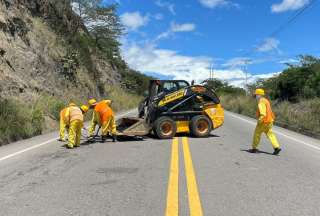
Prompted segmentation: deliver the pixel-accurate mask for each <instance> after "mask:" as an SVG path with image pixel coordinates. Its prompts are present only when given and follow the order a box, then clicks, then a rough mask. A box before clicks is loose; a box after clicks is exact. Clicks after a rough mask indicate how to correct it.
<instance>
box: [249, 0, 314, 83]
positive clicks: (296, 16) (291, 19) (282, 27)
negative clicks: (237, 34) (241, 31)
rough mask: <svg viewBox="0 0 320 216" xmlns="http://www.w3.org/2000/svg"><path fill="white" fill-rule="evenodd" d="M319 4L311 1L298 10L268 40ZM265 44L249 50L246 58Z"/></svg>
mask: <svg viewBox="0 0 320 216" xmlns="http://www.w3.org/2000/svg"><path fill="white" fill-rule="evenodd" d="M316 3H318V0H311V1H310V3H308V4H306V5H305V6H304V7H302V8H301V9H300V10H298V11H297V12H296V13H294V14H293V15H292V16H291V17H290V18H289V19H288V20H287V21H286V22H285V23H283V24H281V25H280V26H279V27H278V28H276V29H275V30H274V31H273V32H271V33H270V34H269V35H268V36H267V37H266V38H274V37H275V36H276V35H278V34H279V33H280V32H282V31H283V30H285V29H286V28H287V27H288V26H289V25H291V24H293V23H294V22H296V21H297V19H298V18H299V17H300V16H302V15H303V14H304V13H305V12H306V11H307V10H308V9H310V8H312V7H314V6H315V5H316ZM264 43H265V41H262V42H261V43H260V44H258V45H257V46H256V47H255V48H253V49H252V50H249V51H248V52H247V53H246V54H245V55H244V57H250V56H251V55H252V54H253V53H254V52H255V51H256V50H257V49H258V48H259V47H260V46H262V45H263V44H264ZM249 62H250V60H245V61H244V66H243V68H244V71H245V85H246V86H247V85H248V63H249Z"/></svg>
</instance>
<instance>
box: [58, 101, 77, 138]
mask: <svg viewBox="0 0 320 216" xmlns="http://www.w3.org/2000/svg"><path fill="white" fill-rule="evenodd" d="M71 106H76V104H75V103H72V102H71V103H69V105H68V106H67V107H65V108H64V109H62V110H61V111H60V133H59V135H60V138H59V141H62V142H64V141H66V138H65V131H66V129H67V130H69V126H70V125H69V124H70V122H69V116H68V115H69V109H70V107H71Z"/></svg>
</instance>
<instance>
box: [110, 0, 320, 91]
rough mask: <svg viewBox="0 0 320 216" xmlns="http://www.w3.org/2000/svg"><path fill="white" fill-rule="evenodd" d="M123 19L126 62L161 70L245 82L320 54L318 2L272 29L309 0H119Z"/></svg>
mask: <svg viewBox="0 0 320 216" xmlns="http://www.w3.org/2000/svg"><path fill="white" fill-rule="evenodd" d="M110 1H111V0H107V2H110ZM117 2H118V3H119V11H118V12H119V15H120V17H121V20H122V22H123V24H124V25H125V26H126V32H127V34H126V36H124V37H123V38H122V44H123V47H122V55H123V57H124V58H125V60H126V61H127V62H128V63H129V65H130V66H131V67H132V68H134V69H137V70H139V71H141V72H143V73H146V74H153V75H156V76H158V77H160V78H165V77H166V78H176V79H187V80H192V79H195V80H197V81H201V80H203V79H206V78H207V77H208V76H209V68H210V65H213V68H214V75H215V77H217V78H220V79H223V80H227V81H229V82H231V83H232V84H234V85H238V86H241V85H242V84H243V80H244V72H243V64H244V60H248V65H247V68H248V69H247V70H248V72H249V73H250V74H249V79H250V81H253V80H255V79H257V78H260V77H262V78H264V77H270V76H272V75H274V74H276V73H278V72H280V71H282V70H283V69H284V68H285V65H284V62H292V63H294V62H295V61H296V56H297V55H299V54H313V55H317V56H319V54H320V43H319V38H320V28H319V26H318V27H317V25H319V21H320V4H319V3H317V2H316V3H315V4H314V5H313V6H312V7H310V8H309V9H308V10H306V12H305V13H304V14H303V15H301V16H299V17H298V19H297V20H296V21H295V22H294V23H292V24H290V25H288V26H286V27H285V29H284V30H283V31H281V32H280V33H279V34H277V35H275V36H273V37H270V34H271V33H272V32H273V31H274V30H275V29H276V28H278V27H279V26H280V25H281V24H283V23H286V22H287V21H288V19H289V18H290V17H292V16H293V15H294V14H295V13H297V12H298V11H299V10H301V9H302V8H303V7H305V6H306V5H308V4H310V3H311V0H259V1H256V0H251V1H249V0H246V1H245V0H185V1H182V0H177V1H173V0H139V1H137V0H117Z"/></svg>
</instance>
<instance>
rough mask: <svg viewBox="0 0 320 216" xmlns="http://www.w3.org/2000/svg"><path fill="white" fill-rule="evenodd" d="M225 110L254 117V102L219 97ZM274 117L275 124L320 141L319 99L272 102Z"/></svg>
mask: <svg viewBox="0 0 320 216" xmlns="http://www.w3.org/2000/svg"><path fill="white" fill-rule="evenodd" d="M221 103H222V105H223V106H224V108H225V109H226V110H229V111H231V112H235V113H239V114H242V115H246V116H250V117H253V118H254V117H255V115H256V106H257V105H256V101H255V99H254V98H252V97H248V96H231V95H223V96H221ZM272 105H273V111H274V113H275V115H276V122H275V124H276V125H278V126H281V127H284V128H288V129H290V130H293V131H296V132H299V133H302V134H305V135H308V136H312V137H315V138H318V139H320V98H314V99H308V100H304V99H301V100H299V102H297V103H291V102H288V101H282V102H276V101H273V102H272Z"/></svg>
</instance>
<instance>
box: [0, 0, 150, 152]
mask: <svg viewBox="0 0 320 216" xmlns="http://www.w3.org/2000/svg"><path fill="white" fill-rule="evenodd" d="M71 2H74V1H71V0H0V146H1V145H3V144H7V143H10V142H13V141H16V140H19V139H24V138H28V137H32V136H35V135H38V134H42V133H44V132H47V131H52V130H55V129H57V127H58V125H59V124H58V120H59V112H60V110H61V109H62V108H63V107H64V106H66V104H67V103H68V102H69V101H74V102H76V103H79V104H80V103H84V102H85V101H87V98H88V97H89V96H94V97H96V98H98V99H99V98H109V99H111V100H113V101H114V103H113V105H112V106H113V109H114V110H115V111H118V110H124V109H129V108H133V107H136V106H137V104H138V102H139V101H140V100H141V96H139V94H140V95H141V94H142V93H143V92H144V91H145V90H146V88H147V85H148V82H149V77H146V76H144V75H143V74H140V73H139V72H136V71H133V70H131V69H130V68H128V66H127V64H126V62H125V61H124V60H122V58H121V55H120V44H119V42H118V41H117V40H118V38H119V37H120V35H121V24H120V23H119V22H117V23H114V25H118V27H119V31H118V32H115V33H114V34H113V35H112V30H110V29H113V27H114V26H112V25H111V24H106V27H105V28H104V29H101V28H99V29H98V30H97V31H96V32H92V29H91V31H88V29H87V28H86V26H85V25H84V20H83V18H82V17H80V16H79V15H77V14H76V13H75V12H74V11H73V9H72V7H71ZM89 6H90V4H89ZM103 7H105V6H103ZM95 11H96V12H99V13H101V12H105V14H107V15H106V16H111V15H109V14H110V13H109V12H111V14H112V17H111V18H112V19H113V20H115V21H117V20H118V15H117V14H116V10H115V7H114V6H112V5H111V6H109V7H105V8H101V7H100V5H99V4H98V6H97V8H96V9H95ZM108 25H110V26H108ZM116 27H117V26H116ZM99 34H102V35H99ZM100 36H103V37H104V38H103V39H102V38H101V37H100ZM98 42H99V43H98ZM88 117H89V115H88Z"/></svg>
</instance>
